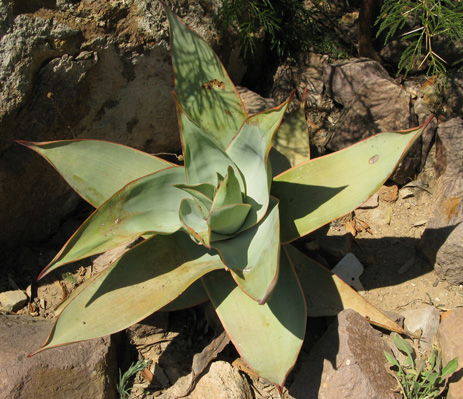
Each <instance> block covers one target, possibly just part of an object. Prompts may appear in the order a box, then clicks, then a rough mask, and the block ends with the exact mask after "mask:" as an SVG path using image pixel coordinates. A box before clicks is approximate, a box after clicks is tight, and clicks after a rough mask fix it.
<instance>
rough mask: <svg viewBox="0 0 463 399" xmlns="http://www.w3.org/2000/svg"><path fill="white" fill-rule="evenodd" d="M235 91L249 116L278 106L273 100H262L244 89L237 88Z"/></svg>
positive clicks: (257, 95)
mask: <svg viewBox="0 0 463 399" xmlns="http://www.w3.org/2000/svg"><path fill="white" fill-rule="evenodd" d="M237 90H238V93H239V95H240V97H241V100H242V101H243V104H244V107H245V108H246V111H247V112H248V114H249V115H254V114H257V113H259V112H262V111H266V110H268V109H270V108H274V107H276V106H277V105H279V104H278V103H277V102H276V101H275V100H274V99H273V98H264V97H262V96H260V95H259V94H257V93H254V92H253V91H251V90H249V89H247V88H246V87H241V86H237Z"/></svg>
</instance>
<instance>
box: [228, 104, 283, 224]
mask: <svg viewBox="0 0 463 399" xmlns="http://www.w3.org/2000/svg"><path fill="white" fill-rule="evenodd" d="M288 101H289V100H288ZM288 101H286V102H284V103H283V104H282V105H280V106H279V107H277V108H273V109H271V110H268V111H265V112H262V113H260V114H256V115H253V116H252V117H250V118H249V119H248V120H247V121H246V123H245V124H244V125H243V127H242V128H241V130H240V131H239V133H238V134H237V135H236V137H235V138H234V139H233V141H232V142H231V143H230V146H229V147H228V148H227V154H228V155H229V156H230V158H231V159H232V160H233V162H234V163H235V165H236V166H237V167H238V169H239V171H240V172H241V174H242V175H243V178H244V181H245V182H246V199H245V201H244V202H246V203H248V204H251V205H252V211H251V212H250V214H249V217H248V219H247V220H246V223H245V225H244V226H243V227H242V230H245V229H247V228H249V227H251V226H253V225H254V224H256V223H257V222H258V221H259V220H260V219H262V217H263V216H264V215H265V213H266V211H267V207H268V201H269V193H270V185H269V179H268V171H267V165H268V154H269V151H270V148H271V145H272V138H273V134H274V133H275V131H276V129H277V128H278V126H279V125H280V123H281V120H282V118H283V116H284V114H285V111H286V108H287V106H288Z"/></svg>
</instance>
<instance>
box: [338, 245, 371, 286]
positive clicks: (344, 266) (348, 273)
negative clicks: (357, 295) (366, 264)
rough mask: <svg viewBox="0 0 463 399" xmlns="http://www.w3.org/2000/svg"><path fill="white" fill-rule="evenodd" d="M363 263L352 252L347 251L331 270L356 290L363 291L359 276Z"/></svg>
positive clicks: (361, 272)
mask: <svg viewBox="0 0 463 399" xmlns="http://www.w3.org/2000/svg"><path fill="white" fill-rule="evenodd" d="M363 270H364V269H363V265H362V264H361V263H360V261H359V260H358V259H357V257H356V256H355V255H354V254H353V253H348V254H347V255H346V256H344V258H342V259H341V261H340V262H339V263H338V264H337V265H336V266H335V267H334V268H333V270H332V272H333V273H334V274H337V275H338V276H339V277H340V278H341V279H342V280H343V281H344V282H346V283H347V284H349V285H350V286H351V287H352V288H354V289H356V290H357V291H364V290H365V289H364V288H363V285H362V283H361V282H360V279H359V277H360V276H361V275H362V274H363Z"/></svg>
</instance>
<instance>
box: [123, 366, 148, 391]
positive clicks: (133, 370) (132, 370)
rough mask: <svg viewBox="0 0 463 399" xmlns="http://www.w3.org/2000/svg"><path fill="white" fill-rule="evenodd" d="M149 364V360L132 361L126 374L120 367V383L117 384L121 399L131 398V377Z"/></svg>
mask: <svg viewBox="0 0 463 399" xmlns="http://www.w3.org/2000/svg"><path fill="white" fill-rule="evenodd" d="M148 364H149V362H148V361H147V360H139V361H138V362H137V363H135V364H133V363H132V364H131V365H130V367H129V368H128V369H127V371H126V372H125V373H124V374H122V373H121V369H119V383H118V384H117V392H119V395H120V399H128V398H129V396H130V389H129V388H128V387H127V384H128V383H129V379H130V378H131V377H132V376H133V375H135V374H137V373H138V372H139V371H143V370H144V369H146V368H147V367H148Z"/></svg>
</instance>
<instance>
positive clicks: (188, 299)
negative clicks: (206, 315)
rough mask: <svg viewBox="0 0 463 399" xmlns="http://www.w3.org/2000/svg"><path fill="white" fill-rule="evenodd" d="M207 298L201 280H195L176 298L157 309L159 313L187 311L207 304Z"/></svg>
mask: <svg viewBox="0 0 463 399" xmlns="http://www.w3.org/2000/svg"><path fill="white" fill-rule="evenodd" d="M208 300H209V297H208V295H207V293H206V290H205V289H204V285H203V283H202V282H201V280H196V281H195V282H194V283H193V284H191V285H190V286H189V287H188V288H187V289H186V290H185V291H184V292H183V293H182V294H181V295H180V296H179V297H178V298H175V299H174V300H173V301H172V302H170V303H168V304H167V305H165V306H163V307H162V308H161V309H159V312H173V311H176V310H182V309H188V308H191V307H193V306H196V305H199V304H200V303H203V302H207V301H208Z"/></svg>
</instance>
